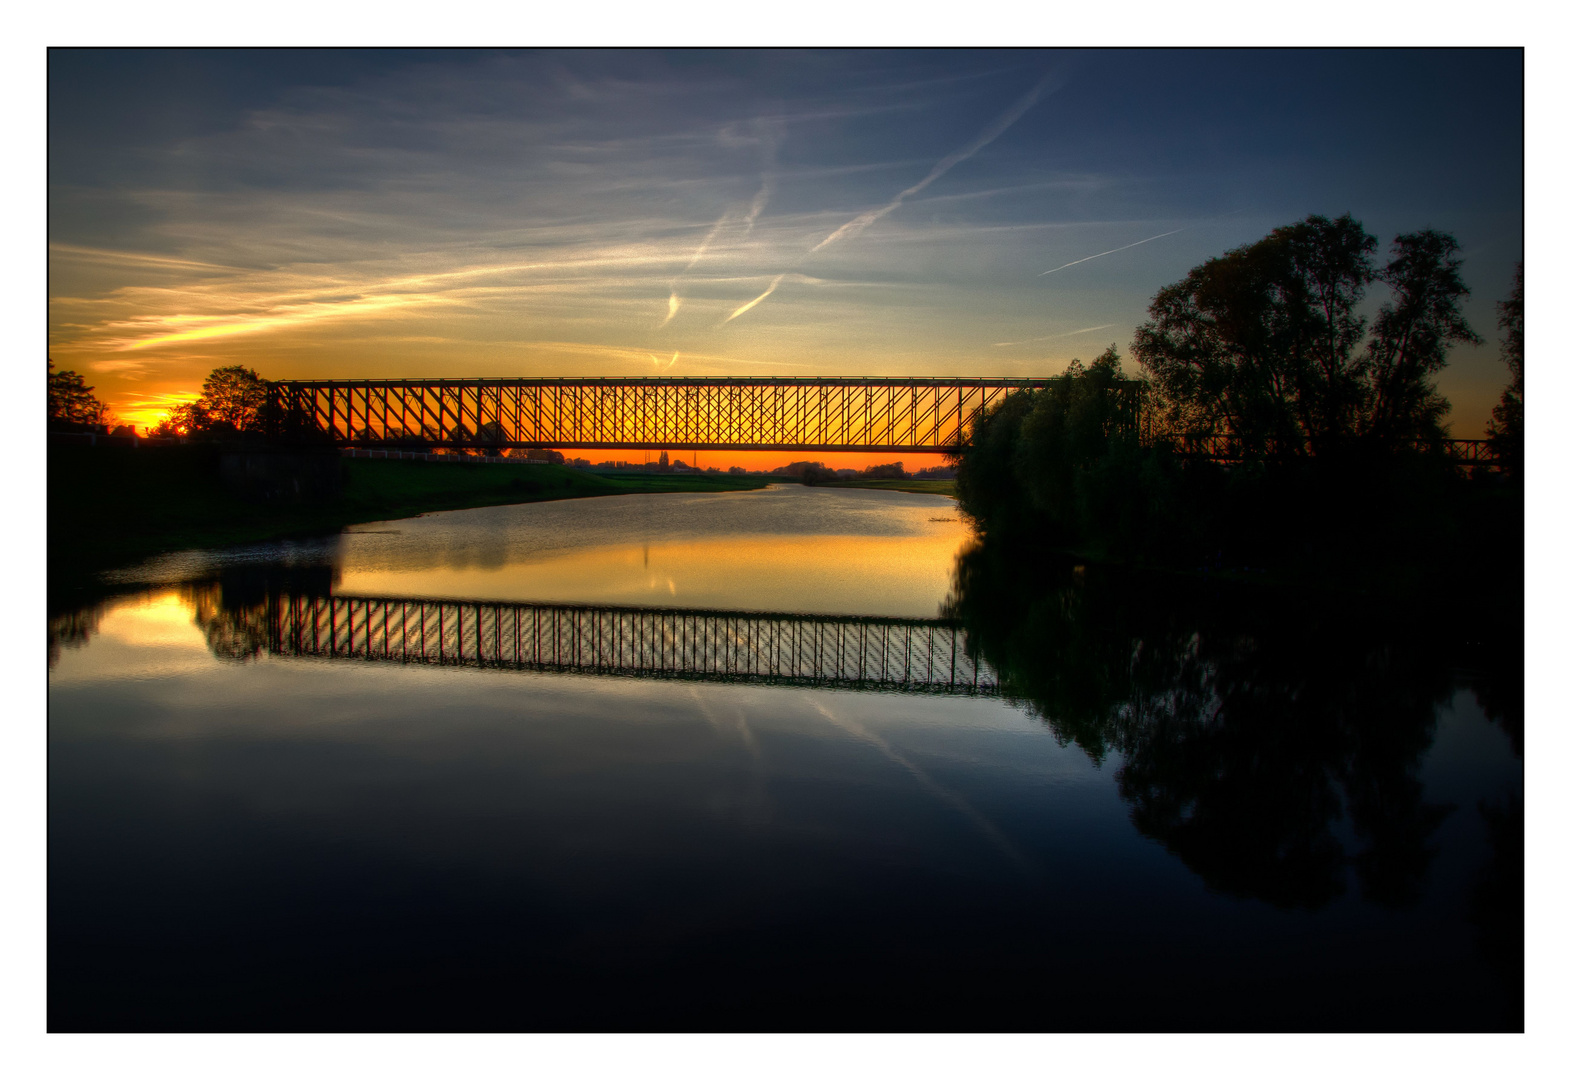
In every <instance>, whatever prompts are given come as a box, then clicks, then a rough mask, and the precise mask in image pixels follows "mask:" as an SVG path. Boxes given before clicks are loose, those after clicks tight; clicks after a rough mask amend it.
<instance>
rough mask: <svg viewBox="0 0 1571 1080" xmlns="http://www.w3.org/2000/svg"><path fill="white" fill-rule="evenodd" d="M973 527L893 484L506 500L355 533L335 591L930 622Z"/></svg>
mask: <svg viewBox="0 0 1571 1080" xmlns="http://www.w3.org/2000/svg"><path fill="white" fill-rule="evenodd" d="M971 535H972V533H971V529H970V527H969V526H968V525H967V524H966V523H965V522H963V521H962V520H960V518H959V515H958V513H957V511H956V510H955V508H954V503H953V502H951V501H950V500H949V499H947V498H943V497H940V496H934V495H910V494H897V493H891V492H870V491H823V490H819V491H811V490H805V489H800V488H790V489H771V490H768V491H763V492H748V493H734V494H727V495H718V496H717V495H707V496H705V495H700V496H682V495H676V496H671V495H656V496H630V497H624V498H622V499H603V500H584V501H583V502H580V503H577V504H576V505H575V504H563V503H559V504H534V505H529V506H517V507H496V508H490V509H486V510H478V511H454V512H450V513H446V514H432V515H427V516H425V517H421V518H416V519H408V520H405V521H400V522H389V523H385V524H377V525H371V526H366V527H363V528H361V529H355V530H350V531H348V532H346V534H345V535H344V536H343V537H341V538H340V539H341V541H342V543H341V546H340V548H339V550H338V553H337V556H336V559H335V564H336V571H337V573H338V575H339V577H338V580H337V583H336V586H335V592H338V593H340V594H344V595H359V596H381V597H408V598H443V599H466V600H494V601H511V602H542V603H569V604H603V605H613V606H615V605H628V606H637V607H668V608H715V609H724V610H742V611H780V612H799V613H807V614H824V615H877V616H895V617H908V618H931V617H933V616H935V615H937V614H938V611H939V608H940V606H941V604H942V603H943V601H944V598H945V596H946V595H947V593H948V591H949V585H950V580H951V577H952V574H953V570H954V566H955V557H956V555H957V553H958V552H959V551H960V550H961V548H962V547H964V546H965V545H966V543H967V542H968V541H969V540H970V538H971Z"/></svg>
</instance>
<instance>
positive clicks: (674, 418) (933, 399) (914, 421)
mask: <svg viewBox="0 0 1571 1080" xmlns="http://www.w3.org/2000/svg"><path fill="white" fill-rule="evenodd" d="M1053 381H1054V380H1053V379H1007V378H974V379H971V378H735V379H733V378H681V379H679V378H642V379H637V378H629V379H611V378H605V379H397V380H348V381H345V380H335V381H327V382H291V381H284V382H275V383H271V384H269V394H270V399H269V404H270V412H271V414H272V415H273V416H274V417H277V418H278V420H277V421H276V422H277V424H278V425H279V429H280V430H279V433H280V434H281V435H283V436H285V437H294V438H317V439H321V438H324V437H325V438H327V439H330V440H331V441H333V442H334V443H337V444H339V445H342V446H353V447H368V448H395V447H399V446H421V447H425V446H429V447H455V448H458V447H461V448H476V447H479V448H490V447H495V448H519V449H585V450H588V449H598V450H710V449H714V450H792V451H813V452H832V451H875V452H907V453H943V452H945V451H948V450H950V449H952V448H954V447H955V446H956V445H957V444H958V443H959V442H960V440H961V437H962V435H963V434H964V433H965V431H966V429H967V428H968V427H969V426H970V423H971V420H972V417H973V416H974V415H975V414H976V413H977V411H978V410H980V409H984V408H987V407H988V406H990V405H993V404H996V403H997V402H998V401H999V400H1001V399H1002V398H1003V397H1004V396H1005V395H1006V394H1009V393H1011V392H1013V391H1016V390H1024V389H1031V388H1037V387H1043V386H1047V385H1050V384H1051V383H1052V382H1053ZM1125 386H1126V387H1127V393H1128V395H1129V397H1130V402H1131V404H1132V405H1133V406H1134V407H1133V408H1131V410H1130V411H1129V415H1130V422H1131V423H1134V422H1136V415H1137V412H1138V401H1139V393H1140V384H1139V383H1137V382H1135V381H1132V380H1131V381H1129V382H1127V383H1126V384H1125Z"/></svg>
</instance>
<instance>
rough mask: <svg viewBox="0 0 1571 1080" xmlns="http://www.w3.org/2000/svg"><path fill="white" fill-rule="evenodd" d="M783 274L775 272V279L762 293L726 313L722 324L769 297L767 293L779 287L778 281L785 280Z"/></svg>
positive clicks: (745, 312) (750, 309)
mask: <svg viewBox="0 0 1571 1080" xmlns="http://www.w3.org/2000/svg"><path fill="white" fill-rule="evenodd" d="M785 276H786V275H784V274H776V275H775V279H774V280H773V281H771V282H770V283H769V288H767V289H765V290H764V291H763V292H762V293H760V294H759V295H757V296H755V297H754V298H753V299H751V300H749V301H748V302H747V303H745V304H743V305H742V306H741V307H739V308H737V309H736V310H735V311H733V312H731V314H729V315H727V316H726V317H725V318H724V319H722V320H721V323H722V325H723V324H724V323H728V322H730V321H731V320H732V319H734V318H736V317H737V316H738V315H745V314H747V313H748V312H749V311H752V310H753V309H754V308H755V307H757V306H758V305H759V304H762V303H763V302H764V301H765V300H767V299H769V294H770V293H772V292H774V291H775V290H776V289H778V288H779V287H780V282H782V281H784V280H785Z"/></svg>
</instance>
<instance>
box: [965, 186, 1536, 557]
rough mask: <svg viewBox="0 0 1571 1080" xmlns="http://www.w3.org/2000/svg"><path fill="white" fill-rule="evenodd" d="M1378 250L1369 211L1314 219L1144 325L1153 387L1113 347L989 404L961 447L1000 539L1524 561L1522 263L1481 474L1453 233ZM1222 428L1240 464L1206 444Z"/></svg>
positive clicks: (982, 508) (1264, 553)
mask: <svg viewBox="0 0 1571 1080" xmlns="http://www.w3.org/2000/svg"><path fill="white" fill-rule="evenodd" d="M1376 248H1377V242H1376V239H1375V238H1374V237H1372V236H1370V235H1368V234H1367V233H1365V232H1364V230H1363V227H1362V226H1361V225H1360V224H1359V223H1358V222H1356V221H1354V220H1353V219H1352V218H1350V217H1347V216H1345V215H1344V216H1343V217H1341V218H1338V219H1336V220H1335V221H1332V220H1328V219H1326V218H1323V217H1310V218H1307V219H1305V220H1304V221H1301V222H1299V223H1297V224H1295V225H1290V226H1286V227H1284V228H1281V229H1277V230H1275V231H1274V232H1272V233H1271V234H1270V235H1269V236H1267V237H1266V238H1264V239H1262V240H1260V241H1258V242H1257V243H1254V244H1251V245H1248V246H1246V247H1243V248H1239V249H1237V250H1234V251H1230V252H1228V253H1227V254H1225V255H1223V256H1221V257H1219V258H1215V259H1211V260H1209V261H1208V262H1206V263H1205V264H1204V265H1202V266H1200V267H1197V268H1195V269H1194V270H1192V271H1191V272H1190V273H1189V275H1188V276H1187V277H1186V278H1185V279H1184V280H1183V281H1181V282H1178V283H1176V284H1174V285H1171V286H1169V287H1167V288H1165V289H1163V290H1161V291H1160V292H1159V293H1158V294H1157V295H1156V297H1155V298H1154V299H1153V301H1152V303H1151V306H1150V316H1151V318H1150V320H1149V321H1147V322H1146V323H1145V324H1143V325H1142V326H1141V327H1140V328H1139V329H1138V330H1137V332H1136V335H1135V340H1134V343H1133V352H1134V355H1135V358H1136V360H1137V361H1138V363H1139V365H1140V368H1141V378H1140V380H1139V381H1138V382H1137V383H1136V384H1135V386H1137V387H1138V388H1139V393H1138V394H1137V393H1132V392H1131V382H1130V381H1129V380H1127V379H1125V373H1124V370H1123V366H1122V358H1121V357H1120V355H1119V353H1118V351H1117V349H1116V348H1115V347H1109V348H1108V349H1107V350H1106V351H1105V352H1104V353H1102V355H1100V356H1098V357H1097V358H1096V359H1095V360H1093V361H1092V362H1091V363H1090V364H1089V365H1084V366H1083V365H1081V364H1080V363H1079V361H1075V362H1073V363H1071V365H1070V367H1069V370H1068V371H1067V372H1066V377H1065V378H1064V379H1062V380H1060V381H1058V382H1056V383H1055V384H1054V385H1052V386H1050V387H1046V388H1043V389H1038V390H1033V391H1027V392H1022V393H1017V394H1012V395H1010V396H1009V397H1008V398H1006V399H1004V400H1003V401H1002V402H1000V403H999V404H998V405H996V406H995V407H993V408H992V409H990V410H989V411H988V412H987V413H986V414H985V415H983V416H981V417H979V418H978V420H977V421H976V423H975V424H974V425H973V428H972V430H971V432H970V434H969V437H968V441H967V443H966V445H965V446H964V447H963V449H962V451H961V452H960V453H958V454H957V455H956V457H955V460H956V463H957V478H956V479H957V484H956V487H957V496H958V498H959V501H960V505H961V507H962V509H964V510H965V511H966V512H967V513H968V514H969V515H970V516H971V517H972V518H973V519H974V520H975V521H976V522H977V523H978V524H979V525H980V526H981V527H982V528H983V530H984V531H987V532H989V533H1000V532H1001V533H1008V534H1011V535H1018V536H1023V537H1028V538H1029V539H1030V540H1031V541H1033V542H1034V543H1037V544H1039V545H1044V546H1047V547H1052V548H1059V549H1066V550H1073V551H1078V552H1081V553H1082V554H1088V555H1093V556H1103V557H1112V558H1120V559H1131V560H1135V561H1141V562H1148V563H1154V564H1161V565H1169V566H1185V567H1208V568H1224V567H1225V568H1229V569H1242V568H1252V569H1270V570H1275V571H1284V570H1286V571H1292V572H1312V573H1316V574H1326V573H1329V574H1337V575H1349V574H1352V575H1355V576H1356V577H1361V578H1365V579H1368V578H1377V579H1379V580H1380V581H1382V582H1384V583H1387V584H1389V583H1391V582H1392V581H1393V580H1396V581H1398V582H1406V583H1408V584H1412V583H1414V582H1416V581H1432V580H1433V579H1434V577H1435V575H1436V573H1447V574H1451V575H1453V576H1457V575H1463V574H1465V573H1466V570H1465V567H1466V566H1468V565H1472V566H1477V565H1478V564H1479V562H1480V560H1483V561H1494V562H1495V563H1496V564H1499V563H1500V562H1501V561H1502V560H1503V561H1505V562H1507V563H1515V564H1518V565H1519V564H1520V561H1521V519H1522V502H1521V476H1522V465H1523V462H1522V457H1521V452H1520V447H1521V423H1522V420H1521V417H1522V409H1521V400H1522V381H1521V369H1522V356H1521V326H1522V304H1521V276H1520V270H1519V272H1518V278H1517V285H1516V291H1515V293H1514V296H1513V298H1512V299H1511V300H1508V301H1506V302H1504V303H1502V304H1501V305H1499V307H1500V312H1501V320H1500V323H1501V326H1502V327H1503V328H1505V329H1506V330H1507V348H1506V355H1505V357H1504V358H1505V359H1506V361H1507V363H1508V365H1509V366H1510V370H1511V372H1512V374H1513V383H1512V387H1511V388H1508V390H1507V392H1506V394H1505V395H1503V400H1502V407H1501V409H1497V410H1496V413H1497V418H1496V422H1495V423H1494V424H1493V425H1492V426H1491V431H1490V435H1491V440H1492V442H1493V443H1494V445H1496V446H1497V448H1500V449H1502V452H1503V453H1505V455H1506V464H1507V469H1506V472H1505V475H1504V476H1503V477H1502V476H1499V475H1492V476H1485V475H1469V474H1468V473H1467V472H1466V471H1465V470H1464V469H1463V468H1461V467H1459V466H1458V465H1457V464H1456V463H1455V462H1454V461H1453V460H1452V459H1451V458H1450V457H1449V456H1448V455H1447V454H1446V453H1445V447H1444V443H1443V439H1444V438H1445V436H1446V430H1445V428H1444V426H1443V420H1444V417H1445V415H1446V414H1447V412H1448V411H1449V408H1450V405H1449V403H1448V402H1447V401H1446V400H1445V399H1444V398H1443V397H1442V396H1441V395H1440V394H1439V392H1438V390H1437V389H1436V388H1435V383H1434V377H1435V374H1436V373H1437V372H1438V371H1440V370H1441V369H1442V368H1443V366H1444V364H1445V362H1446V357H1447V354H1448V350H1449V348H1450V347H1451V346H1452V345H1455V344H1458V343H1463V342H1468V343H1477V342H1478V341H1480V338H1479V337H1478V335H1477V334H1476V333H1474V331H1473V330H1472V328H1471V327H1470V326H1469V325H1468V324H1467V321H1466V320H1465V319H1464V318H1463V317H1462V314H1461V311H1460V308H1459V303H1460V300H1461V299H1462V298H1463V297H1465V296H1466V295H1467V294H1468V290H1467V287H1466V286H1465V285H1464V284H1463V282H1462V278H1461V275H1460V267H1461V260H1460V258H1459V257H1458V254H1457V252H1458V248H1457V245H1456V241H1455V240H1454V239H1452V238H1451V237H1449V236H1447V235H1445V234H1443V233H1436V232H1433V231H1425V232H1421V233H1413V234H1405V235H1402V236H1399V237H1397V239H1396V242H1395V245H1394V247H1393V250H1392V253H1391V255H1390V257H1389V259H1388V260H1387V261H1386V263H1385V264H1384V265H1383V266H1379V267H1376V266H1375V264H1374V261H1373V258H1374V253H1375V250H1376ZM1377 282H1378V283H1381V284H1383V285H1385V286H1386V287H1387V288H1388V290H1389V292H1390V297H1389V299H1388V300H1387V301H1386V302H1385V303H1384V304H1382V305H1381V307H1380V309H1379V311H1378V313H1377V314H1376V316H1375V318H1374V320H1373V323H1372V325H1371V324H1370V322H1369V320H1367V319H1365V318H1364V317H1363V316H1361V315H1359V314H1358V309H1359V305H1360V303H1361V302H1362V300H1363V298H1364V295H1365V292H1366V289H1367V287H1368V286H1369V285H1370V284H1372V283H1377ZM1208 440H1209V441H1210V442H1211V444H1213V445H1214V444H1216V443H1217V442H1222V443H1225V445H1226V446H1227V447H1228V449H1229V453H1228V455H1227V460H1226V461H1219V460H1217V459H1216V458H1215V457H1214V456H1213V457H1207V456H1205V455H1200V454H1195V453H1192V452H1190V451H1191V449H1192V448H1193V447H1195V446H1197V445H1202V446H1203V445H1206V444H1207V442H1208ZM1480 584H1481V585H1484V586H1486V587H1487V585H1488V584H1489V582H1487V581H1485V582H1481V583H1480Z"/></svg>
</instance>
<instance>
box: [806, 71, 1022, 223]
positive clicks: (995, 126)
mask: <svg viewBox="0 0 1571 1080" xmlns="http://www.w3.org/2000/svg"><path fill="white" fill-rule="evenodd" d="M1051 81H1052V80H1051V79H1050V78H1048V79H1043V80H1042V81H1041V82H1039V83H1037V84H1036V86H1034V87H1032V88H1031V89H1030V90H1029V91H1027V92H1026V94H1025V96H1024V97H1022V98H1021V99H1020V100H1019V101H1016V102H1015V103H1014V104H1013V105H1011V106H1010V107H1009V108H1008V109H1006V110H1005V111H1004V113H1003V114H1002V115H1001V116H999V117H998V119H996V120H994V121H993V122H992V123H991V124H989V125H987V127H985V128H983V129H982V133H981V134H980V135H978V136H977V137H976V138H975V139H972V140H971V141H970V142H969V143H967V144H966V145H965V146H964V147H962V148H961V149H959V150H956V151H955V152H954V153H952V154H950V155H949V156H948V157H946V158H944V159H943V160H942V161H940V162H939V163H938V164H937V165H934V166H933V168H932V171H930V172H929V173H928V174H927V175H926V176H925V177H923V178H922V179H921V180H919V181H917V182H916V183H915V184H912V185H911V186H910V187H908V188H906V189H905V190H904V191H902V192H901V193H900V194H898V195H896V196H895V197H894V198H893V199H891V200H890V201H889V202H888V203H886V204H885V205H883V206H881V207H879V208H878V209H876V210H868V211H866V212H865V213H861V214H858V215H857V216H856V217H854V218H852V219H851V220H850V221H848V222H846V223H845V224H844V225H842V226H840V228H838V229H836V230H835V231H834V232H832V233H830V234H829V235H828V236H826V237H824V239H822V240H820V241H819V243H818V246H817V247H815V248H813V251H821V250H823V249H824V248H826V247H828V246H829V245H830V244H832V243H834V242H835V241H836V240H839V239H840V238H841V237H844V236H855V235H856V234H857V233H859V232H861V231H862V230H863V229H865V228H867V227H868V226H869V225H871V224H872V223H873V222H875V221H877V220H878V219H879V218H881V217H883V216H884V215H885V214H888V213H889V212H890V211H892V210H894V209H895V208H897V207H898V206H899V205H900V204H901V203H902V202H904V201H905V200H906V199H907V198H909V197H910V196H912V195H915V194H917V193H918V192H920V191H921V190H922V189H923V188H925V187H927V186H928V185H929V184H931V183H932V182H933V181H934V180H937V179H938V178H939V177H940V176H943V175H944V174H945V173H946V172H948V171H949V170H950V169H952V168H954V167H955V166H956V165H958V164H960V163H961V162H962V161H964V160H965V159H966V158H968V157H970V156H971V155H973V154H975V153H976V152H977V151H978V150H980V149H982V147H984V146H986V145H987V144H988V143H990V142H992V141H993V140H994V139H996V138H998V137H999V136H1000V135H1002V134H1003V133H1004V132H1005V131H1007V130H1008V129H1009V126H1010V125H1011V124H1013V123H1014V122H1015V121H1016V120H1018V119H1020V117H1021V116H1023V115H1025V112H1026V110H1027V109H1029V108H1030V107H1031V106H1033V105H1035V104H1036V103H1037V101H1039V100H1040V99H1041V97H1042V95H1043V94H1044V93H1046V92H1047V87H1048V84H1049V83H1050V82H1051ZM809 254H811V253H809Z"/></svg>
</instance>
